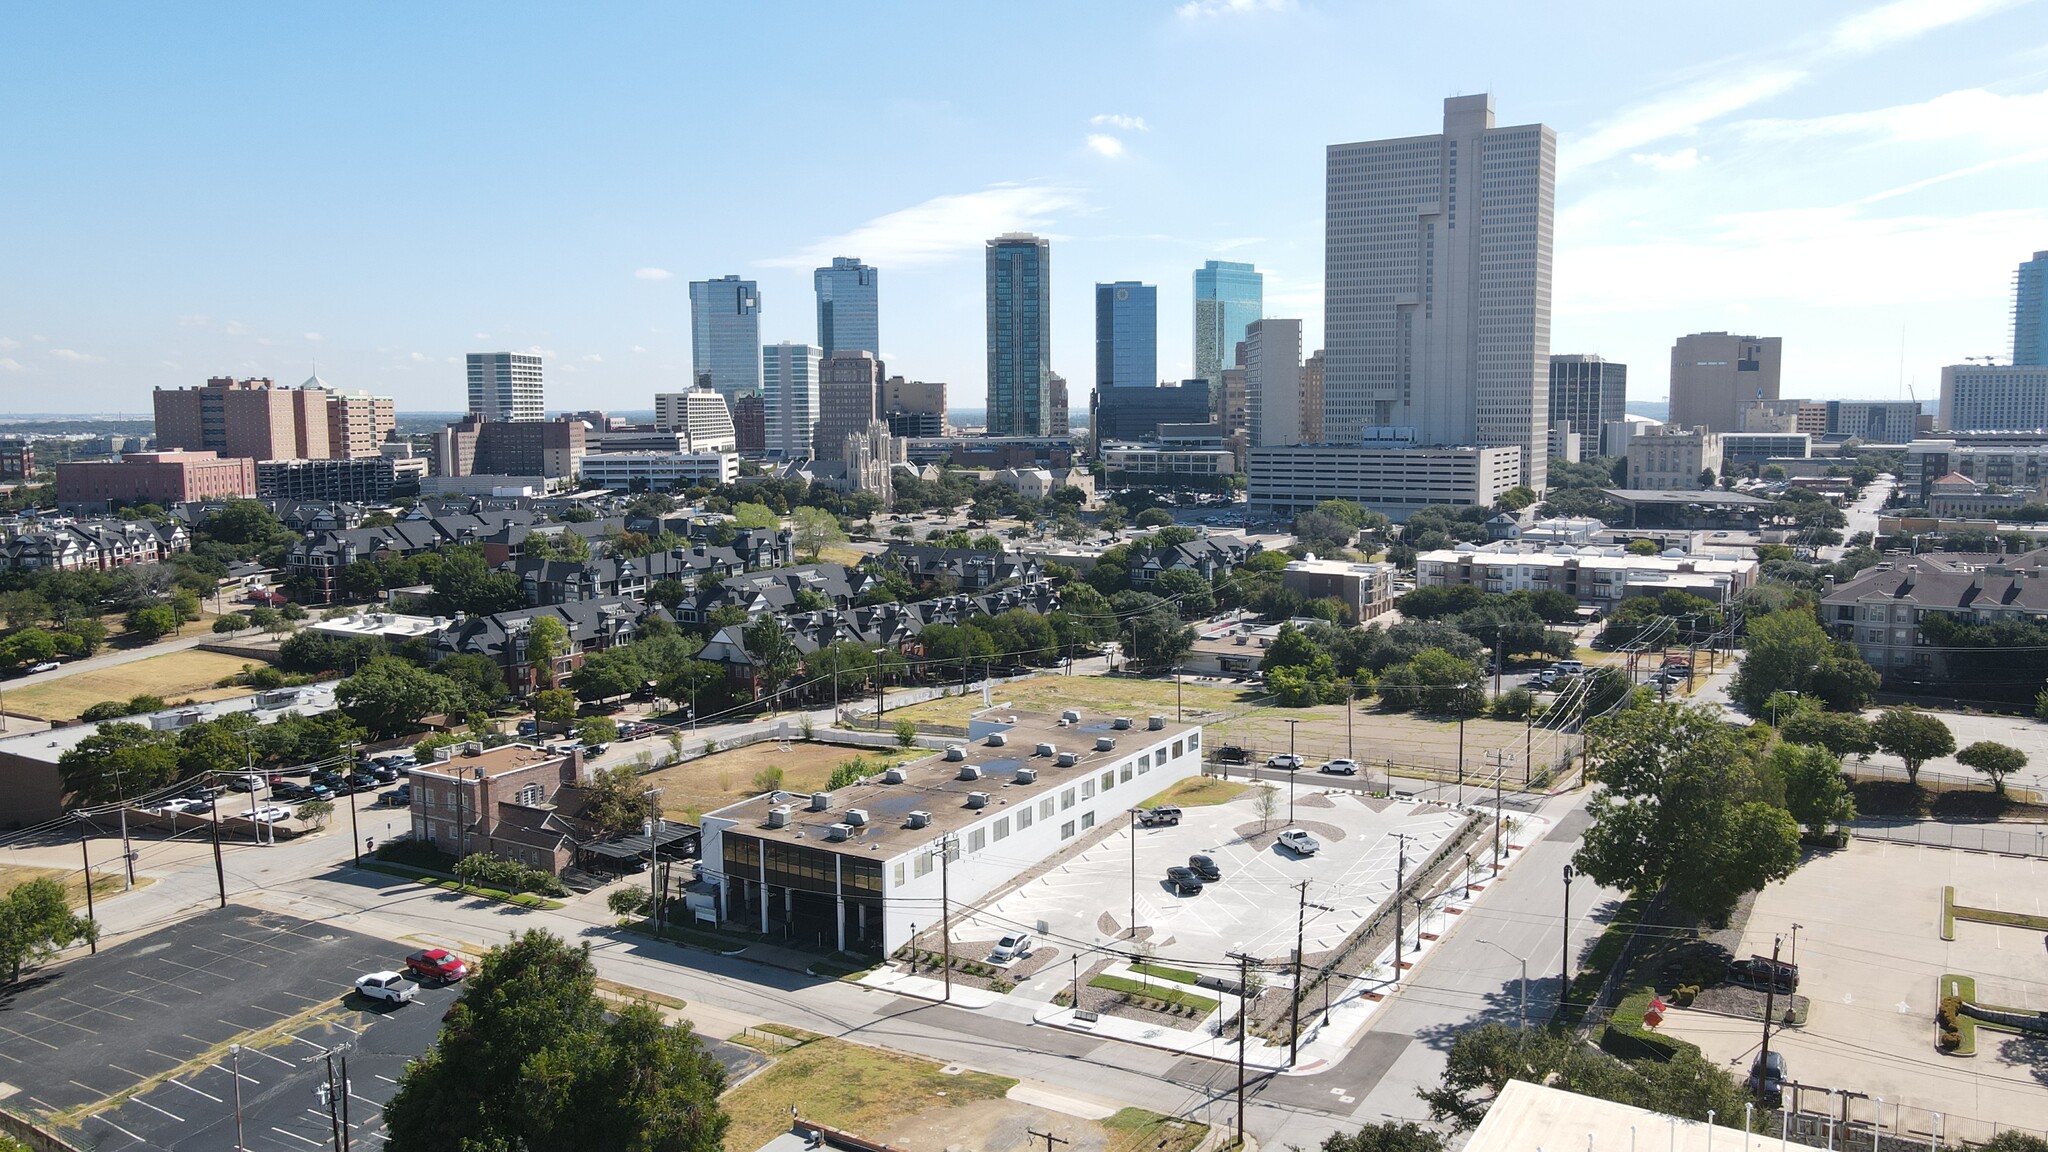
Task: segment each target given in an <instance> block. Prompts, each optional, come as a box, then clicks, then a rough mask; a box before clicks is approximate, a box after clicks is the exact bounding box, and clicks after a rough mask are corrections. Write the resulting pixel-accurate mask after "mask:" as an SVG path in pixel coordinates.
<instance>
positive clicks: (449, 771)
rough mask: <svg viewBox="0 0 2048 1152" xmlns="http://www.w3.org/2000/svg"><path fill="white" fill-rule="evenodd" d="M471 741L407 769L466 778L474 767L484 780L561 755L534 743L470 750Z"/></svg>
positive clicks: (472, 774) (450, 746)
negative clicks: (441, 756) (446, 755)
mask: <svg viewBox="0 0 2048 1152" xmlns="http://www.w3.org/2000/svg"><path fill="white" fill-rule="evenodd" d="M474 747H475V745H473V744H451V745H449V746H448V747H447V749H446V750H447V751H448V753H449V757H448V759H446V760H433V761H429V762H428V763H425V764H421V765H419V766H418V767H415V768H408V769H407V770H406V771H408V772H410V773H412V774H413V775H415V776H419V775H427V776H439V777H442V778H443V779H450V780H468V779H471V778H472V777H474V776H475V775H476V770H477V769H479V768H481V769H483V770H484V778H485V779H486V780H489V779H495V778H496V777H499V776H502V775H504V774H505V773H507V772H517V771H519V770H520V769H521V768H531V767H533V766H534V765H536V764H552V763H555V762H556V761H558V760H561V759H563V758H564V757H563V755H562V754H561V753H559V752H550V751H548V750H547V749H545V748H542V747H540V746H538V745H534V744H500V745H498V746H497V747H496V748H485V749H483V750H481V751H471V749H472V748H474Z"/></svg>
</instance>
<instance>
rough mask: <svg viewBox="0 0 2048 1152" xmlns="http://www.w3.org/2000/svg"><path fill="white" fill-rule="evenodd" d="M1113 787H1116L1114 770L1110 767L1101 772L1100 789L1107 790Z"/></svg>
mask: <svg viewBox="0 0 2048 1152" xmlns="http://www.w3.org/2000/svg"><path fill="white" fill-rule="evenodd" d="M1114 787H1116V770H1115V769H1111V770H1110V771H1108V772H1104V773H1103V774H1102V790H1103V791H1104V792H1107V791H1109V790H1110V789H1111V788H1114Z"/></svg>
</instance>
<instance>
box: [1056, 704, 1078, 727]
mask: <svg viewBox="0 0 2048 1152" xmlns="http://www.w3.org/2000/svg"><path fill="white" fill-rule="evenodd" d="M1060 719H1062V720H1065V721H1066V722H1067V723H1069V724H1079V723H1080V722H1081V714H1080V713H1079V712H1076V711H1075V710H1073V709H1072V708H1069V709H1067V710H1066V711H1064V712H1062V713H1060Z"/></svg>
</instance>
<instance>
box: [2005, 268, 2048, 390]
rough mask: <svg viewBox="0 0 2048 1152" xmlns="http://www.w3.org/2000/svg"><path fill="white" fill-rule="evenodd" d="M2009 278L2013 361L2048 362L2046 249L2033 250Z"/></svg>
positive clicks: (2047, 270)
mask: <svg viewBox="0 0 2048 1152" xmlns="http://www.w3.org/2000/svg"><path fill="white" fill-rule="evenodd" d="M2012 280H2013V285H2012V286H2013V293H2012V295H2013V301H2012V305H2013V307H2012V362H2013V363H2014V364H2026V365H2038V364H2048V252H2036V253H2034V258H2033V259H2032V260H2028V261H2026V262H2025V263H2023V264H2021V265H2020V270H2019V271H2018V272H2016V273H2014V275H2013V278H2012Z"/></svg>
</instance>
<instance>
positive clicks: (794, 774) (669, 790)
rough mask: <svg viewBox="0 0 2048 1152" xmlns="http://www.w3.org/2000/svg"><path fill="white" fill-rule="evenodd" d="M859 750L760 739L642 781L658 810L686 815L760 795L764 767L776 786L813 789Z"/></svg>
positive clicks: (889, 758)
mask: <svg viewBox="0 0 2048 1152" xmlns="http://www.w3.org/2000/svg"><path fill="white" fill-rule="evenodd" d="M861 754H862V752H861V749H858V748H847V747H843V746H840V745H834V744H807V743H804V742H802V741H793V742H792V743H791V744H790V746H789V751H787V752H784V751H781V750H780V748H779V747H778V746H777V744H776V743H775V741H773V740H764V741H761V742H760V743H758V744H749V745H747V746H746V747H744V748H735V749H732V750H731V751H729V752H714V753H712V754H711V755H709V756H705V757H702V758H700V759H696V760H691V761H689V762H688V763H685V764H676V765H672V766H670V767H667V768H663V769H661V770H660V771H657V772H650V773H648V774H647V775H646V776H643V777H641V780H642V781H643V783H644V784H645V785H646V786H647V787H651V788H659V789H661V807H662V811H664V812H665V813H667V814H668V815H670V816H673V817H676V818H677V819H689V818H691V816H693V815H697V816H701V815H703V814H704V813H706V812H710V811H713V810H715V809H719V808H723V807H725V806H726V805H727V804H734V803H738V802H739V801H741V800H745V799H747V798H749V797H752V796H759V795H760V794H761V793H762V792H763V791H765V789H762V788H759V787H756V785H755V782H754V777H755V776H756V774H758V773H760V772H761V771H762V770H763V769H766V768H780V769H782V782H781V783H780V784H779V785H777V786H778V787H780V788H781V789H782V790H783V791H785V792H796V793H810V792H817V791H821V790H823V789H824V787H825V782H826V781H827V780H830V779H831V778H832V769H834V768H836V767H838V766H839V764H840V762H841V761H844V760H851V759H853V758H854V757H855V756H858V755H861ZM866 755H867V759H868V762H869V763H874V762H875V759H876V754H875V753H874V752H872V751H870V752H868V753H866ZM919 755H922V753H919ZM882 758H883V759H885V760H887V761H888V762H889V763H891V764H893V763H895V758H894V757H892V756H891V755H890V754H889V753H887V752H884V753H882Z"/></svg>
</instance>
